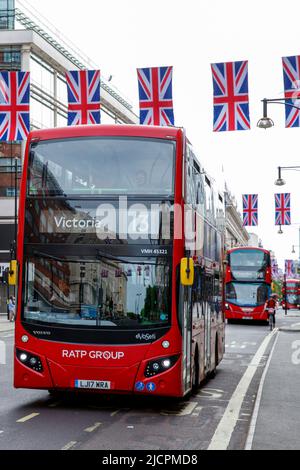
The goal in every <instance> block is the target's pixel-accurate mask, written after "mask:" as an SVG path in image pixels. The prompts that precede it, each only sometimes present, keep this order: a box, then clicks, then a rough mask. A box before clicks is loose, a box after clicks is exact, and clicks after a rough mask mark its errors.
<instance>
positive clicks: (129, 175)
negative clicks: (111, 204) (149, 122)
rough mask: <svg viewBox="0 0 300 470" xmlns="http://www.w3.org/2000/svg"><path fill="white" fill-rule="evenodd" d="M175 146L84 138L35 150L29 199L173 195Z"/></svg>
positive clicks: (161, 142) (130, 139)
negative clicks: (34, 197)
mask: <svg viewBox="0 0 300 470" xmlns="http://www.w3.org/2000/svg"><path fill="white" fill-rule="evenodd" d="M175 148H176V144H175V142H172V141H167V140H163V139H145V138H143V139H139V138H137V137H134V138H133V137H84V138H70V139H60V140H46V141H37V142H33V143H32V144H31V148H30V158H29V173H28V178H29V181H28V188H27V191H28V195H29V196H47V195H49V196H68V195H86V196H87V195H121V194H125V195H126V194H131V195H135V194H136V195H141V194H151V195H164V196H170V195H173V193H174V162H175Z"/></svg>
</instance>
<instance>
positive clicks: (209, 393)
mask: <svg viewBox="0 0 300 470" xmlns="http://www.w3.org/2000/svg"><path fill="white" fill-rule="evenodd" d="M223 394H224V391H223V390H220V389H218V388H204V389H203V390H200V392H199V393H198V394H197V396H198V397H200V398H209V399H210V400H219V399H220V398H222V396H223Z"/></svg>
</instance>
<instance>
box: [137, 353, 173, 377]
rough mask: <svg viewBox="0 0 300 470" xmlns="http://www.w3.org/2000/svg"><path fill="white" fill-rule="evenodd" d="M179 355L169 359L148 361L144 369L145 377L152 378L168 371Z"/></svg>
mask: <svg viewBox="0 0 300 470" xmlns="http://www.w3.org/2000/svg"><path fill="white" fill-rule="evenodd" d="M178 358H179V355H177V356H171V357H163V358H161V359H154V360H152V361H149V362H148V364H147V365H146V369H145V373H144V375H145V377H153V376H154V375H157V374H161V373H162V372H165V371H166V370H168V369H170V368H171V367H173V366H174V364H175V363H176V362H177V360H178Z"/></svg>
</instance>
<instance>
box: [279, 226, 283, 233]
mask: <svg viewBox="0 0 300 470" xmlns="http://www.w3.org/2000/svg"><path fill="white" fill-rule="evenodd" d="M278 233H279V235H282V234H283V230H282V228H281V225H279V230H278Z"/></svg>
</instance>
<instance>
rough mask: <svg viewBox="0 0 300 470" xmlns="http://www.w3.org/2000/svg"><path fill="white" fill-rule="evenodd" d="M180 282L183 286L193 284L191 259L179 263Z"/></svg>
mask: <svg viewBox="0 0 300 470" xmlns="http://www.w3.org/2000/svg"><path fill="white" fill-rule="evenodd" d="M180 282H181V284H182V285H183V286H192V285H193V284H194V261H193V259H192V258H182V260H181V262H180Z"/></svg>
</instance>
